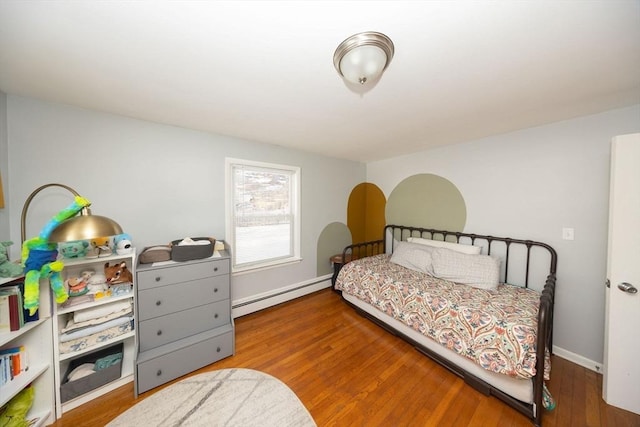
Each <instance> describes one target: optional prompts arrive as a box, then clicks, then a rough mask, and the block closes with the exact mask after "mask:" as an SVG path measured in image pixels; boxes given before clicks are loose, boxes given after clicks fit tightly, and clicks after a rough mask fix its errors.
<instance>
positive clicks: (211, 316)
mask: <svg viewBox="0 0 640 427" xmlns="http://www.w3.org/2000/svg"><path fill="white" fill-rule="evenodd" d="M220 254H221V257H219V258H217V257H213V258H206V259H199V260H195V261H187V262H174V263H168V264H165V265H153V264H139V265H138V268H137V270H136V279H137V280H136V304H137V311H136V312H137V314H138V315H137V322H138V324H137V325H136V333H137V334H138V340H137V343H138V353H137V360H136V375H135V393H136V396H137V395H138V394H139V393H144V392H145V391H147V390H150V389H152V388H154V387H157V386H159V385H161V384H164V383H166V382H168V381H171V380H173V379H175V378H178V377H180V376H182V375H185V374H187V373H189V372H192V371H195V370H196V369H200V368H202V367H203V366H206V365H209V364H211V363H214V362H216V361H218V360H220V359H222V358H225V357H228V356H231V355H233V353H234V351H235V341H234V325H233V319H232V318H231V295H230V294H231V290H230V283H229V269H230V260H229V256H228V253H227V252H226V251H222V252H220Z"/></svg>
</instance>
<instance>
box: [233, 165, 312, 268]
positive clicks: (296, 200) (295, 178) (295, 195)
mask: <svg viewBox="0 0 640 427" xmlns="http://www.w3.org/2000/svg"><path fill="white" fill-rule="evenodd" d="M236 165H240V166H244V167H249V168H256V169H273V170H275V171H282V172H287V173H290V174H291V195H290V200H289V203H290V207H291V215H292V225H291V233H292V236H291V241H292V253H291V254H290V256H288V257H281V258H276V259H269V258H265V259H264V260H262V261H255V262H251V263H245V264H241V265H238V264H237V263H236V233H235V231H236V230H235V209H234V208H235V200H234V176H233V171H234V166H236ZM225 179H226V183H225V205H226V209H225V210H226V236H227V243H228V244H229V245H230V247H231V271H232V272H234V273H238V272H244V271H251V270H256V269H263V268H272V267H276V266H280V265H283V264H288V263H292V262H299V261H300V260H301V256H300V168H299V167H297V166H289V165H281V164H274V163H266V162H256V161H253V160H244V159H236V158H229V157H227V158H226V159H225Z"/></svg>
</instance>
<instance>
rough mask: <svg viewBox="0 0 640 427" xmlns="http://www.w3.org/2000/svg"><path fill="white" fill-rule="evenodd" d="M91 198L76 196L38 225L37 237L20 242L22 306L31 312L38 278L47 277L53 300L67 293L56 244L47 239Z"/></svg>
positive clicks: (35, 306)
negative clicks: (38, 232)
mask: <svg viewBox="0 0 640 427" xmlns="http://www.w3.org/2000/svg"><path fill="white" fill-rule="evenodd" d="M90 204H91V202H89V201H88V200H87V199H85V198H83V197H80V196H76V197H75V199H74V201H73V203H72V204H71V205H69V206H68V207H66V208H65V209H63V210H61V211H60V212H58V213H57V214H56V215H55V216H54V217H53V218H52V219H51V220H50V221H49V222H48V223H47V224H46V225H45V226H44V228H43V229H42V231H41V232H40V235H39V236H38V237H34V238H31V239H29V240H25V242H24V243H23V244H22V263H23V265H24V270H25V276H24V308H25V309H26V310H29V315H31V316H33V315H34V314H35V313H36V311H37V310H38V307H39V306H40V279H45V278H48V279H49V284H50V286H51V289H52V290H53V294H54V297H55V300H56V302H57V303H58V304H62V303H63V302H65V301H66V300H67V299H68V298H69V295H68V294H67V290H66V289H65V287H64V283H63V282H62V277H61V276H60V272H61V271H62V269H63V268H64V264H63V263H62V261H56V259H57V258H58V246H57V245H56V244H55V243H49V236H50V235H51V232H52V231H53V230H54V229H55V228H56V227H57V226H58V225H60V224H61V223H62V222H63V221H65V220H67V219H69V218H71V217H73V216H75V215H76V214H78V212H80V211H81V210H82V208H85V207H87V206H89V205H90Z"/></svg>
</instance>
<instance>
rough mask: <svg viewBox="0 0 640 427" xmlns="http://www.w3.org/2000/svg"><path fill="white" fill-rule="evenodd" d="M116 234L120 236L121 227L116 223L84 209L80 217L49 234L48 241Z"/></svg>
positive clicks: (63, 223)
mask: <svg viewBox="0 0 640 427" xmlns="http://www.w3.org/2000/svg"><path fill="white" fill-rule="evenodd" d="M116 234H122V227H120V225H119V224H118V223H117V222H115V221H113V220H112V219H109V218H107V217H104V216H100V215H91V211H90V210H89V209H86V208H85V209H83V210H82V212H81V213H80V215H78V216H75V217H73V218H69V219H68V220H66V221H64V222H62V223H61V224H60V225H58V226H57V227H56V228H55V229H54V230H53V231H52V232H51V235H50V236H49V241H50V242H69V241H73V240H90V239H95V238H98V237H105V236H114V235H116Z"/></svg>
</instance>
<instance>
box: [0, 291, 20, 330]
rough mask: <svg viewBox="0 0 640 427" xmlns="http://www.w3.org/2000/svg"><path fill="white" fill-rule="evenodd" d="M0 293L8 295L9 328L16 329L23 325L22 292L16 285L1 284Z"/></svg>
mask: <svg viewBox="0 0 640 427" xmlns="http://www.w3.org/2000/svg"><path fill="white" fill-rule="evenodd" d="M0 295H6V296H8V297H9V320H10V330H11V331H17V330H18V329H20V328H21V327H23V326H24V313H23V308H22V292H21V291H20V287H19V286H18V285H11V286H3V287H1V288H0Z"/></svg>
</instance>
